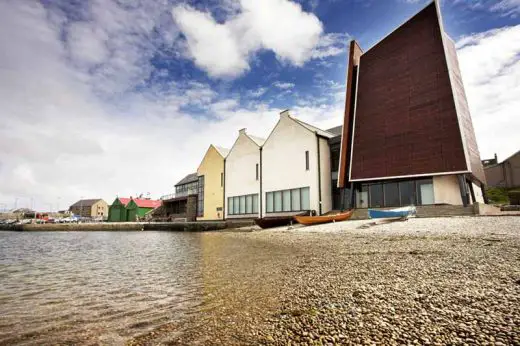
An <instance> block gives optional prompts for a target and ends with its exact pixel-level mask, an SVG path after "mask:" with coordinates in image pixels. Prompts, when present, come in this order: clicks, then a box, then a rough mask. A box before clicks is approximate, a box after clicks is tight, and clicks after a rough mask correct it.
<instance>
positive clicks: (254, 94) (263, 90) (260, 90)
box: [249, 87, 267, 98]
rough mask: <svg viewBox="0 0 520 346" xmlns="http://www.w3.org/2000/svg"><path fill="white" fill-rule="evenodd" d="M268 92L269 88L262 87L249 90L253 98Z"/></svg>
mask: <svg viewBox="0 0 520 346" xmlns="http://www.w3.org/2000/svg"><path fill="white" fill-rule="evenodd" d="M266 92H267V88H264V87H261V88H258V89H256V90H251V91H249V95H250V96H251V97H253V98H258V97H260V96H262V95H264V94H265V93H266Z"/></svg>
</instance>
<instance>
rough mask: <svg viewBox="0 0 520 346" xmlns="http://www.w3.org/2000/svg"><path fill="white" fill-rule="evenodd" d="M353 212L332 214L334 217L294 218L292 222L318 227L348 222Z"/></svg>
mask: <svg viewBox="0 0 520 346" xmlns="http://www.w3.org/2000/svg"><path fill="white" fill-rule="evenodd" d="M353 213H354V210H349V211H346V212H344V213H339V214H334V215H321V216H295V217H294V220H295V221H296V222H298V223H299V224H302V225H306V226H309V225H319V224H323V223H329V222H340V221H346V220H348V219H349V218H350V217H351V216H352V214H353Z"/></svg>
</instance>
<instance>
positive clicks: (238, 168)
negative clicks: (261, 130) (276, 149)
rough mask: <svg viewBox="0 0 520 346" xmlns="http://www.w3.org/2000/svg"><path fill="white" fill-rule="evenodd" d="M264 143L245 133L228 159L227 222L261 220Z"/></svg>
mask: <svg viewBox="0 0 520 346" xmlns="http://www.w3.org/2000/svg"><path fill="white" fill-rule="evenodd" d="M264 141H265V140H264V139H262V138H258V137H255V136H251V135H248V134H247V133H246V129H241V130H240V131H239V132H238V138H237V139H236V141H235V143H234V144H233V146H232V147H231V149H230V151H229V153H228V155H227V157H226V168H225V176H224V179H225V198H226V199H225V202H226V206H225V210H226V218H257V217H259V216H260V206H259V203H260V199H259V197H258V196H259V194H261V190H260V175H261V170H260V165H261V158H260V157H261V151H260V148H261V146H262V144H264Z"/></svg>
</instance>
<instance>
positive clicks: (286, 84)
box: [273, 81, 294, 89]
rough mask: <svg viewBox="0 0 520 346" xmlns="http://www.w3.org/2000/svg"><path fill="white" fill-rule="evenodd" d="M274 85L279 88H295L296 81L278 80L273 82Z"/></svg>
mask: <svg viewBox="0 0 520 346" xmlns="http://www.w3.org/2000/svg"><path fill="white" fill-rule="evenodd" d="M273 86H275V87H277V88H279V89H292V88H294V83H289V82H280V81H276V82H274V83H273Z"/></svg>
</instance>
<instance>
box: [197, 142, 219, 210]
mask: <svg viewBox="0 0 520 346" xmlns="http://www.w3.org/2000/svg"><path fill="white" fill-rule="evenodd" d="M222 173H224V158H223V157H222V156H221V155H220V154H219V153H218V151H217V150H216V149H215V148H214V147H213V146H210V147H209V149H208V151H207V152H206V155H204V159H202V162H201V163H200V166H199V169H198V170H197V175H198V176H201V175H203V176H204V215H203V216H202V217H197V220H219V219H222V218H223V217H224V211H223V210H221V211H217V208H223V205H222V204H223V199H224V187H223V186H222V184H221V180H220V179H221V174H222Z"/></svg>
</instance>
